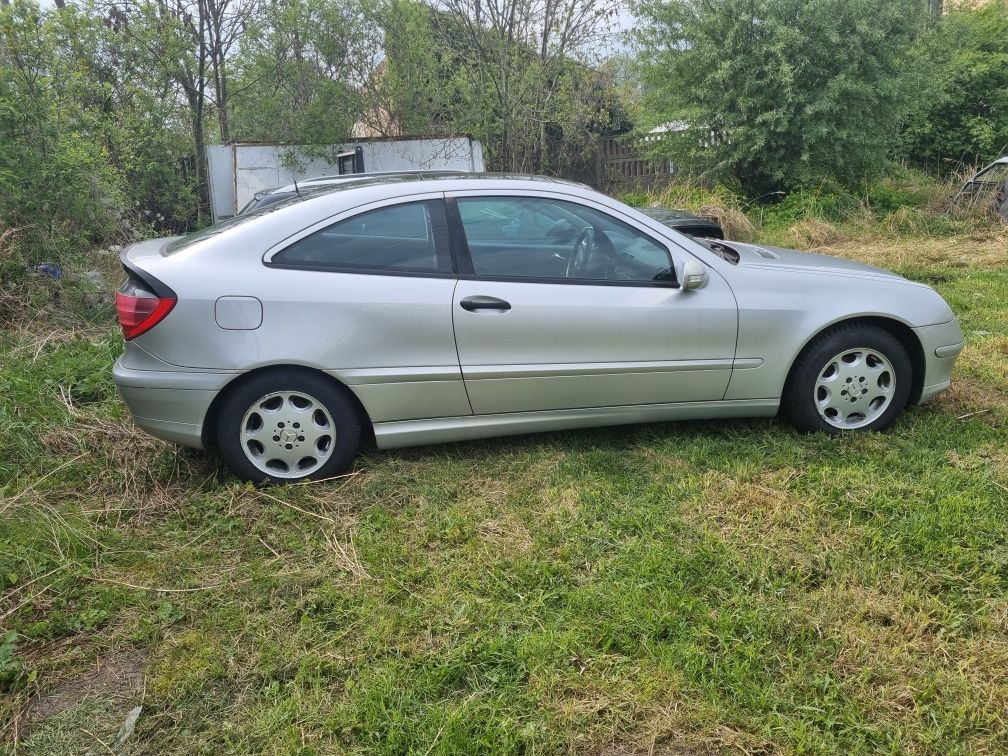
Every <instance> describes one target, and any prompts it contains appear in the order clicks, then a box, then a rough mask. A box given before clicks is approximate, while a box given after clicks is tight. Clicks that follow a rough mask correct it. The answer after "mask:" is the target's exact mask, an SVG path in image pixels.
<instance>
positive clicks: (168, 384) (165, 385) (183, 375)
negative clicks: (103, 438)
mask: <svg viewBox="0 0 1008 756" xmlns="http://www.w3.org/2000/svg"><path fill="white" fill-rule="evenodd" d="M122 363H123V360H122V359H121V358H120V359H119V360H118V361H117V362H116V364H115V365H114V366H113V368H112V376H113V378H114V379H115V383H116V387H117V388H118V389H119V394H120V395H121V396H122V398H123V401H124V402H126V406H127V407H128V408H129V411H130V414H132V415H133V420H134V422H135V423H136V424H137V426H139V427H140V428H141V429H143V430H144V431H146V432H147V433H150V434H151V435H152V436H156V437H157V438H163V439H164V440H166V441H171V442H173V443H177V444H182V445H183V446H191V447H193V448H195V449H202V448H203V425H204V421H205V420H206V416H207V410H209V409H210V404H211V403H212V402H213V400H214V397H216V396H217V394H218V392H219V391H220V390H221V389H222V388H224V386H226V385H227V383H228V382H229V381H230V380H231V379H232V378H234V377H235V375H234V374H233V373H194V372H189V371H177V372H176V371H159V370H134V369H131V368H128V367H125V366H124V365H123V364H122Z"/></svg>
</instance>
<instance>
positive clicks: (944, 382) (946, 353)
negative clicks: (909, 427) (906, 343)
mask: <svg viewBox="0 0 1008 756" xmlns="http://www.w3.org/2000/svg"><path fill="white" fill-rule="evenodd" d="M914 332H915V333H916V334H917V338H919V339H920V342H921V346H922V347H923V349H924V382H923V386H922V388H921V396H920V401H921V403H923V402H927V401H930V400H931V399H934V398H935V397H936V396H937V395H938V394H940V393H941V392H942V391H944V390H945V389H947V388H948V387H949V386H950V385H952V366H953V365H954V364H955V361H956V358H957V357H958V356H959V353H960V352H962V350H963V346H965V342H964V341H963V332H962V329H961V328H960V327H959V322H958V321H957V320H950V321H949V322H948V323H940V324H939V325H930V326H923V327H921V328H914Z"/></svg>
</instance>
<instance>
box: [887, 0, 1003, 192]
mask: <svg viewBox="0 0 1008 756" xmlns="http://www.w3.org/2000/svg"><path fill="white" fill-rule="evenodd" d="M914 58H915V63H914V68H915V69H917V70H919V71H926V72H927V73H928V76H927V77H926V78H925V80H924V81H923V82H922V83H923V87H922V90H921V97H920V101H919V103H918V107H917V108H916V109H915V110H914V112H913V113H912V115H911V117H910V118H909V119H908V122H907V126H906V130H905V138H904V143H903V150H904V152H905V155H906V158H907V159H908V160H911V161H913V162H915V163H917V164H919V165H926V166H929V167H931V168H933V169H938V170H941V171H942V172H946V171H947V170H948V169H949V168H950V167H951V168H955V167H959V166H963V165H975V164H977V163H987V162H989V161H990V160H992V159H993V158H995V157H997V156H998V155H1000V154H1001V153H1002V152H1004V151H1005V150H1008V3H1005V2H1004V0H995V1H994V2H991V3H989V4H987V5H985V6H984V7H981V8H978V9H970V8H965V9H963V8H958V9H957V8H953V9H952V10H951V11H950V12H949V13H948V15H947V16H946V17H945V18H944V19H943V20H942V22H941V23H940V24H939V25H938V26H937V27H935V28H934V29H932V30H931V31H930V32H929V33H928V34H926V35H925V36H924V37H923V38H922V39H921V40H920V41H919V42H918V43H917V44H916V45H915V47H914Z"/></svg>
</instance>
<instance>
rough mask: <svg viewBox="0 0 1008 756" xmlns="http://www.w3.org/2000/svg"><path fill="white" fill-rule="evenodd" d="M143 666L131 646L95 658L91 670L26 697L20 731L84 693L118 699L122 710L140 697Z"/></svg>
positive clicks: (143, 660)
mask: <svg viewBox="0 0 1008 756" xmlns="http://www.w3.org/2000/svg"><path fill="white" fill-rule="evenodd" d="M146 666H147V656H146V655H145V654H143V653H141V652H139V651H136V650H134V649H127V650H123V651H120V652H118V653H113V654H109V655H107V656H105V657H103V658H101V659H98V660H97V662H96V663H95V667H94V669H93V670H92V671H90V672H86V673H85V674H83V675H79V676H77V677H73V678H70V679H67V680H62V681H60V682H57V683H56V684H55V685H54V686H52V687H51V688H50V689H49V690H47V691H45V692H43V693H41V694H40V695H38V696H36V697H35V698H33V699H32V700H31V701H29V702H28V706H27V707H26V709H25V716H24V720H25V727H24V730H23V731H22V735H23V736H24V735H26V734H27V733H26V732H25V731H27V730H31V729H33V728H34V727H37V726H38V725H40V724H41V723H43V722H45V720H47V719H49V718H50V717H54V716H56V715H57V714H60V713H61V712H63V711H66V710H67V709H69V708H70V707H72V706H75V705H77V704H78V703H80V702H81V701H82V700H84V699H85V698H88V697H95V696H97V697H100V698H104V699H111V700H114V701H117V702H118V701H121V702H122V703H123V706H124V712H125V710H126V709H127V708H130V706H132V705H133V704H134V703H139V700H140V699H141V698H142V697H143V691H144V669H145V667H146ZM127 704H129V705H130V706H127Z"/></svg>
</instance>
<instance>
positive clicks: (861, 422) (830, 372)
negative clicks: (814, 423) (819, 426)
mask: <svg viewBox="0 0 1008 756" xmlns="http://www.w3.org/2000/svg"><path fill="white" fill-rule="evenodd" d="M895 392H896V372H895V371H894V370H893V366H892V363H891V362H890V361H889V359H888V358H887V357H886V356H885V355H884V354H882V353H881V352H879V351H876V350H875V349H868V348H867V347H859V348H857V349H845V350H844V351H842V352H840V353H839V354H837V355H835V356H834V357H833V358H832V359H830V360H827V361H826V364H825V365H824V366H823V368H822V369H821V370H820V371H819V376H818V378H817V379H816V382H815V388H814V389H813V391H812V399H813V401H814V402H815V406H816V410H817V411H818V412H819V417H821V418H822V419H823V420H825V421H826V422H827V423H829V424H830V425H831V426H833V427H834V428H841V429H844V430H853V429H856V428H863V427H865V426H866V425H870V424H871V423H872V422H874V421H875V420H876V419H878V418H879V416H881V415H882V413H883V412H885V411H886V410H887V409H888V408H889V405H890V404H892V401H893V397H894V396H895Z"/></svg>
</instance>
